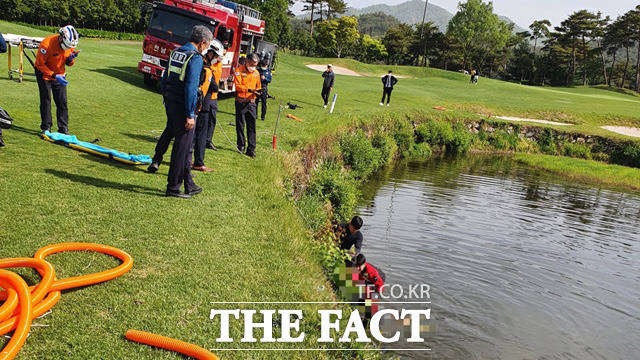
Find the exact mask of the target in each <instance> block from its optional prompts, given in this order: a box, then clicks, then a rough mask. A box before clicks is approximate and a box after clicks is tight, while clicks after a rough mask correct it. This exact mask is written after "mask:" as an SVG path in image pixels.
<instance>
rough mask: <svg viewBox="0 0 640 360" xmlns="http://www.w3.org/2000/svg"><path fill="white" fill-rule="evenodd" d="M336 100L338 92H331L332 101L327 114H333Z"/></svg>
mask: <svg viewBox="0 0 640 360" xmlns="http://www.w3.org/2000/svg"><path fill="white" fill-rule="evenodd" d="M337 100H338V94H333V103H331V110H329V114H333V108H335V107H336V101H337Z"/></svg>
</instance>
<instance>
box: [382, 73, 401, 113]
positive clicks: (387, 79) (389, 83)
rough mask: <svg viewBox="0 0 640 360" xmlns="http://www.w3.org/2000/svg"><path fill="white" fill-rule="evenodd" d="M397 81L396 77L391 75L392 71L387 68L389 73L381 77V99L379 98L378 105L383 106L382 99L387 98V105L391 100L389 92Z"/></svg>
mask: <svg viewBox="0 0 640 360" xmlns="http://www.w3.org/2000/svg"><path fill="white" fill-rule="evenodd" d="M397 83H398V79H397V78H396V77H395V76H393V71H391V70H389V73H388V74H387V75H385V76H383V77H382V87H383V88H382V100H380V106H384V99H385V97H386V98H387V106H389V102H391V92H393V87H394V86H396V84H397Z"/></svg>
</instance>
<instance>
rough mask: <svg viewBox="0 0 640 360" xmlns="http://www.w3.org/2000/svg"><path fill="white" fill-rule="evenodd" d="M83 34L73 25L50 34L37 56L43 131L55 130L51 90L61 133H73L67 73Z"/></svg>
mask: <svg viewBox="0 0 640 360" xmlns="http://www.w3.org/2000/svg"><path fill="white" fill-rule="evenodd" d="M79 39H80V35H79V34H78V32H77V31H76V29H74V28H73V26H71V25H67V26H65V27H63V28H61V29H60V30H59V31H58V34H56V35H51V36H49V37H46V38H45V39H44V40H42V42H41V43H40V48H39V49H38V54H37V55H36V66H35V68H36V79H37V80H38V90H39V91H40V118H41V120H42V123H41V124H40V130H42V132H43V133H44V132H45V131H50V130H51V125H52V120H51V93H53V101H54V102H55V103H56V117H57V120H58V132H59V133H61V134H65V135H66V134H68V133H69V111H68V110H67V85H68V84H69V81H67V74H66V69H65V66H73V64H75V61H76V60H75V59H76V57H77V56H78V51H75V48H76V47H77V46H78V41H79Z"/></svg>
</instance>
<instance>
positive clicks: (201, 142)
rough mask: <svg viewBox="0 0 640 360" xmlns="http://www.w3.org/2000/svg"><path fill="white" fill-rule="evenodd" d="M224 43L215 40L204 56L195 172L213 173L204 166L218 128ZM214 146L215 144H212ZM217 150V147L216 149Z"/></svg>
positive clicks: (194, 148)
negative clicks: (209, 146) (208, 149)
mask: <svg viewBox="0 0 640 360" xmlns="http://www.w3.org/2000/svg"><path fill="white" fill-rule="evenodd" d="M223 51H224V49H223V47H222V43H221V42H220V41H219V40H217V39H214V40H213V41H212V42H211V45H210V46H209V49H208V50H207V53H206V54H205V55H204V61H205V66H204V69H203V71H202V80H201V84H202V85H201V86H200V90H199V92H200V94H202V101H201V106H200V112H199V113H198V119H197V121H196V134H195V138H194V141H193V168H192V169H193V170H196V171H203V172H211V171H213V170H212V169H210V168H208V167H206V166H205V165H204V157H205V150H206V148H207V142H209V143H211V138H210V137H209V136H211V137H213V131H214V129H215V126H216V113H217V112H218V100H217V99H218V90H219V89H218V84H219V83H220V75H222V62H220V61H219V59H220V58H221V57H222V55H223ZM209 134H211V135H209ZM211 145H212V146H213V144H211ZM214 148H215V147H214Z"/></svg>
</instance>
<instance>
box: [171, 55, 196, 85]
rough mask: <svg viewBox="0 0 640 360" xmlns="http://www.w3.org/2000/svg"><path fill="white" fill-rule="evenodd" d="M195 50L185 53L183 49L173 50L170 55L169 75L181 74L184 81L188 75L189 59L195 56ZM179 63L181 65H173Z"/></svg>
mask: <svg viewBox="0 0 640 360" xmlns="http://www.w3.org/2000/svg"><path fill="white" fill-rule="evenodd" d="M194 55H195V52H191V54H189V53H183V52H181V51H172V52H171V55H169V67H168V69H167V71H169V74H167V75H169V76H171V73H174V74H176V75H177V76H179V79H180V81H184V78H185V77H186V76H187V71H186V70H187V66H188V65H189V61H190V60H191V59H192V58H193V56H194ZM174 62H175V63H178V64H180V66H176V65H173V63H174Z"/></svg>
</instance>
